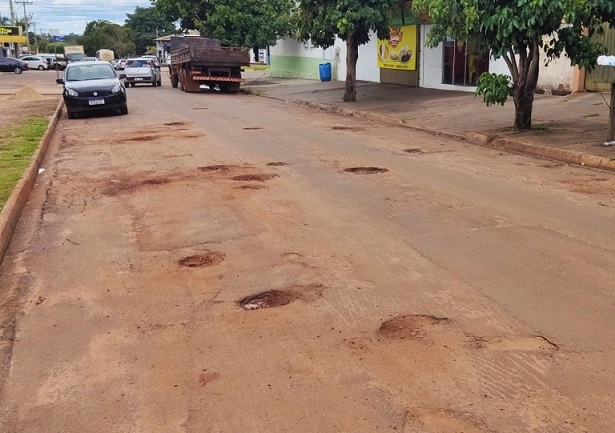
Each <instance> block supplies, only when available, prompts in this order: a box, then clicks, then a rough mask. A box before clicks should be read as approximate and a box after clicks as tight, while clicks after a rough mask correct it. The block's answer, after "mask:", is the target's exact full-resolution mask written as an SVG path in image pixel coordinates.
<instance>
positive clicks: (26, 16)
mask: <svg viewBox="0 0 615 433" xmlns="http://www.w3.org/2000/svg"><path fill="white" fill-rule="evenodd" d="M15 3H21V4H22V5H23V19H24V24H25V25H26V41H27V42H28V54H32V50H31V49H30V34H29V30H28V15H27V13H26V5H31V4H33V3H32V2H31V1H27V0H22V1H18V2H15Z"/></svg>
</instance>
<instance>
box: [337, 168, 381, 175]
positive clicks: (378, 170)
mask: <svg viewBox="0 0 615 433" xmlns="http://www.w3.org/2000/svg"><path fill="white" fill-rule="evenodd" d="M344 171H345V172H347V173H356V174H376V173H386V172H388V171H389V169H388V168H380V167H351V168H346V169H344Z"/></svg>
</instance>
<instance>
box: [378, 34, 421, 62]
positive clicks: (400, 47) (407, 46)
mask: <svg viewBox="0 0 615 433" xmlns="http://www.w3.org/2000/svg"><path fill="white" fill-rule="evenodd" d="M389 31H390V35H389V38H388V39H378V67H379V68H381V69H402V70H407V71H415V70H416V54H417V32H418V27H417V26H415V25H412V26H401V27H391V28H390V29H389Z"/></svg>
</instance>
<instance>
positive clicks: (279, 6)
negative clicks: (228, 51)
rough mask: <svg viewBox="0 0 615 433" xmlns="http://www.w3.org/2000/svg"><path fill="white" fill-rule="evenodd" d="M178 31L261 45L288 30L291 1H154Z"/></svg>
mask: <svg viewBox="0 0 615 433" xmlns="http://www.w3.org/2000/svg"><path fill="white" fill-rule="evenodd" d="M154 4H155V6H156V8H157V9H158V10H159V11H160V12H161V14H162V15H163V16H165V17H166V18H167V19H168V20H170V21H174V22H175V21H179V23H180V27H181V29H182V30H198V31H199V32H201V34H202V35H203V36H207V37H211V38H216V39H220V40H221V41H222V44H223V45H227V46H242V47H264V46H267V45H273V44H275V42H276V41H277V40H278V39H279V38H281V37H283V36H285V35H287V34H289V33H290V31H291V24H290V17H291V12H292V10H293V8H294V4H295V2H294V0H267V1H263V0H209V1H202V0H154Z"/></svg>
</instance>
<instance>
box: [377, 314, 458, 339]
mask: <svg viewBox="0 0 615 433" xmlns="http://www.w3.org/2000/svg"><path fill="white" fill-rule="evenodd" d="M448 321H449V319H447V318H445V317H435V316H426V315H410V316H398V317H395V318H393V319H391V320H387V321H386V322H384V323H383V324H382V325H380V328H379V329H378V335H380V336H382V337H386V338H390V339H394V340H405V339H415V340H423V339H424V338H425V337H426V336H427V335H428V334H430V333H431V332H432V331H433V330H434V328H437V327H439V326H441V325H444V324H446V323H448Z"/></svg>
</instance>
